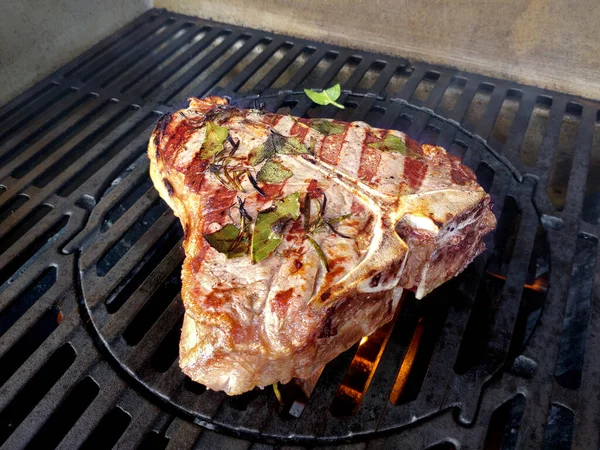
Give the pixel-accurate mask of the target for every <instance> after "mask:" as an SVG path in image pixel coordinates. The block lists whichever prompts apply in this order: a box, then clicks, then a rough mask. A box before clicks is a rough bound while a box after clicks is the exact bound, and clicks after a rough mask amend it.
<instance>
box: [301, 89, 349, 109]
mask: <svg viewBox="0 0 600 450" xmlns="http://www.w3.org/2000/svg"><path fill="white" fill-rule="evenodd" d="M304 93H305V94H306V95H307V96H308V98H310V99H311V100H312V101H313V102H315V103H316V104H317V105H323V106H326V105H334V106H337V107H338V108H340V109H344V105H341V104H339V103H337V102H336V100H337V99H338V98H339V96H340V94H341V93H342V88H341V87H340V84H339V83H338V84H336V85H335V86H332V87H330V88H329V89H325V90H324V91H321V92H317V91H313V90H312V89H304Z"/></svg>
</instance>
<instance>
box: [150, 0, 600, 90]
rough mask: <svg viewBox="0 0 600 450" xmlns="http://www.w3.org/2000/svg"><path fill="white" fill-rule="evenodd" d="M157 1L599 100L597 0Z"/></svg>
mask: <svg viewBox="0 0 600 450" xmlns="http://www.w3.org/2000/svg"><path fill="white" fill-rule="evenodd" d="M154 6H156V7H159V8H167V9H169V10H171V11H176V12H181V13H185V14H191V15H195V16H199V17H204V18H210V19H214V20H217V21H221V22H227V23H231V24H235V25H246V26H249V27H252V28H259V29H264V30H269V31H276V32H280V33H284V34H291V35H293V36H299V37H305V38H310V39H316V40H319V41H324V42H330V43H335V44H339V45H343V46H348V47H354V48H361V49H365V50H374V51H378V52H382V53H387V54H392V55H396V56H406V57H409V58H413V59H419V60H424V61H427V62H431V63H435V64H443V65H447V66H452V67H458V68H460V69H463V70H468V71H472V72H476V73H481V74H485V75H490V76H496V77H500V78H507V79H512V80H515V81H519V82H523V83H525V84H530V85H535V86H540V87H546V88H549V89H554V90H558V91H562V92H567V93H570V94H575V95H581V96H584V97H589V98H594V99H600V2H599V1H598V0H577V1H575V0H420V1H415V0H218V1H214V0H213V1H207V0H154Z"/></svg>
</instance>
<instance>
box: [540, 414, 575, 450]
mask: <svg viewBox="0 0 600 450" xmlns="http://www.w3.org/2000/svg"><path fill="white" fill-rule="evenodd" d="M574 422H575V415H574V414H573V411H571V410H570V409H569V408H566V407H565V406H563V405H559V404H556V403H553V404H552V405H550V410H549V411H548V421H547V422H546V431H545V433H544V443H543V445H542V449H543V450H570V449H571V441H572V440H573V426H574V425H575V423H574Z"/></svg>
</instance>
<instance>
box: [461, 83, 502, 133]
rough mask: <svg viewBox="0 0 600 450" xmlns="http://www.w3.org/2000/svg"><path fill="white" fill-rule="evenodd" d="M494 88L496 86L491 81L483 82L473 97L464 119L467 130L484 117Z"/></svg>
mask: <svg viewBox="0 0 600 450" xmlns="http://www.w3.org/2000/svg"><path fill="white" fill-rule="evenodd" d="M494 89H495V86H494V85H493V84H490V83H481V84H480V85H479V87H478V88H477V92H475V97H473V101H472V102H471V105H470V106H469V109H468V110H467V114H466V115H465V119H464V120H463V125H464V127H465V128H466V129H467V130H472V129H473V128H474V127H475V126H476V124H477V123H479V121H480V120H481V119H482V117H483V114H484V113H485V110H486V108H487V105H488V103H489V101H490V98H491V97H492V94H493V92H494Z"/></svg>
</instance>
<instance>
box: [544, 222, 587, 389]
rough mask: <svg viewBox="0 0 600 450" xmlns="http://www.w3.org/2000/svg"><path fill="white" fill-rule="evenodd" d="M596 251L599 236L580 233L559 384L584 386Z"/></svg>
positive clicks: (558, 367)
mask: <svg viewBox="0 0 600 450" xmlns="http://www.w3.org/2000/svg"><path fill="white" fill-rule="evenodd" d="M597 250H598V239H597V238H596V237H595V236H590V235H588V234H585V233H580V234H579V236H578V237H577V243H576V245H575V260H574V261H573V271H572V272H571V287H570V288H569V293H568V295H567V307H566V310H565V316H564V319H563V329H562V334H561V336H560V350H559V353H558V361H557V363H556V370H555V372H554V377H555V378H556V381H557V382H558V384H560V385H561V386H563V387H565V388H567V389H578V388H579V386H580V385H581V372H582V370H583V361H584V356H585V344H586V341H587V334H588V333H587V330H588V323H589V320H590V314H591V307H592V291H593V288H594V273H595V271H596V253H597Z"/></svg>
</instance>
